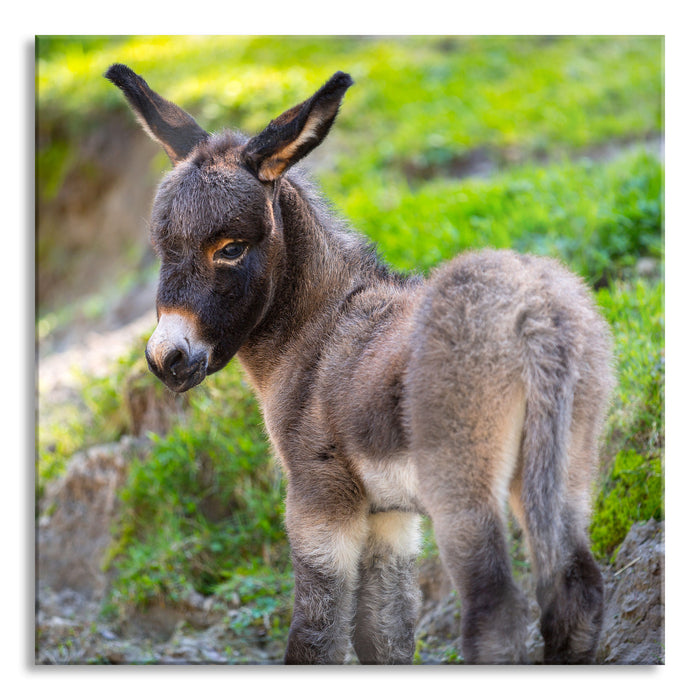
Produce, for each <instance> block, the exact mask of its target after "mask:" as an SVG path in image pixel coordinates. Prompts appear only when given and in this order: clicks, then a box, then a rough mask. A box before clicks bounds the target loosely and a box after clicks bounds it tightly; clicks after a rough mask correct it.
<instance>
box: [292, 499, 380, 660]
mask: <svg viewBox="0 0 700 700" xmlns="http://www.w3.org/2000/svg"><path fill="white" fill-rule="evenodd" d="M339 510H340V513H336V514H334V515H329V514H328V513H322V514H319V515H318V516H317V517H314V516H313V515H311V514H310V513H309V512H308V511H306V510H305V509H303V508H300V507H299V504H298V503H297V501H296V499H295V498H294V496H293V494H292V493H291V492H290V493H288V497H287V514H286V519H287V531H288V535H289V541H290V545H291V550H292V562H293V565H294V611H293V613H292V622H291V625H290V630H289V637H288V641H287V649H286V652H285V657H284V662H285V664H342V663H343V662H344V660H345V655H346V653H347V651H348V650H349V646H350V631H351V628H352V618H353V612H354V592H355V588H356V585H357V573H358V568H359V562H360V556H361V553H362V549H363V547H364V544H365V542H366V539H367V517H366V515H365V513H363V512H360V511H356V512H350V509H347V510H344V509H339Z"/></svg>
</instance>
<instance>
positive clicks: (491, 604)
mask: <svg viewBox="0 0 700 700" xmlns="http://www.w3.org/2000/svg"><path fill="white" fill-rule="evenodd" d="M474 394H475V395H477V396H479V395H480V392H478V391H476V392H474ZM501 398H502V399H503V400H502V402H500V405H499V402H498V400H494V405H498V408H497V409H496V410H495V411H494V412H491V413H489V414H488V415H486V414H485V412H484V411H482V410H480V409H479V406H478V405H477V401H476V400H475V399H471V398H470V397H468V396H465V395H462V396H460V402H459V404H460V407H461V411H460V413H461V416H460V417H459V422H458V423H456V424H455V425H456V426H459V428H458V430H453V431H452V435H450V436H449V437H448V435H449V433H448V432H446V430H445V429H444V428H443V429H439V427H438V426H432V428H431V426H430V425H429V421H428V420H427V419H425V418H424V420H422V421H421V422H420V425H421V428H420V430H419V434H418V435H417V436H416V437H417V439H418V440H420V442H419V443H418V444H417V445H416V458H417V460H418V464H419V480H420V487H421V494H422V498H423V499H424V503H425V506H426V508H427V510H428V513H429V515H430V516H431V518H432V520H433V525H434V530H435V536H436V540H437V543H438V546H439V549H440V554H441V556H442V559H443V562H444V563H445V565H446V567H447V570H448V571H449V573H450V575H451V578H452V580H453V583H454V585H455V587H456V588H457V590H458V592H459V595H460V599H461V604H462V611H461V621H460V622H461V639H462V654H463V657H464V661H465V663H469V664H513V663H515V664H520V663H525V661H526V648H525V640H526V633H527V622H528V615H527V609H528V606H527V603H526V599H525V596H524V595H523V593H522V592H521V591H520V590H519V589H518V587H517V585H516V584H515V582H514V581H513V577H512V573H511V565H510V553H509V548H508V544H507V526H506V519H505V502H506V497H507V493H508V484H509V482H510V479H511V476H512V474H513V472H514V470H515V467H516V464H517V457H518V447H519V444H520V437H521V428H522V417H523V414H524V399H523V397H522V392H516V394H515V395H513V394H512V393H511V395H510V397H508V396H506V395H505V394H504V395H502V397H501ZM433 415H437V413H434V414H433ZM416 427H417V428H418V423H416ZM440 436H442V439H440Z"/></svg>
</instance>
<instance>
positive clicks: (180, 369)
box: [146, 312, 209, 393]
mask: <svg viewBox="0 0 700 700" xmlns="http://www.w3.org/2000/svg"><path fill="white" fill-rule="evenodd" d="M146 362H148V367H149V369H150V370H151V372H153V374H155V375H156V377H158V379H160V380H161V381H162V382H163V383H164V384H165V385H166V386H167V387H168V388H169V389H171V390H172V391H175V392H178V393H181V392H183V391H187V390H188V389H191V388H192V387H194V386H197V384H199V383H200V382H201V381H202V380H203V379H204V377H206V375H207V367H208V366H209V349H208V347H207V346H206V345H204V344H203V343H201V342H199V341H198V340H197V332H196V326H195V324H194V323H193V322H192V319H191V318H189V317H188V316H186V315H183V314H180V313H173V312H169V313H163V314H161V316H160V319H159V321H158V326H157V328H156V330H155V331H154V332H153V335H152V336H151V338H150V340H149V341H148V345H147V346H146Z"/></svg>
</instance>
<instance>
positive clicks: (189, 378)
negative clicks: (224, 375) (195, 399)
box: [146, 349, 208, 394]
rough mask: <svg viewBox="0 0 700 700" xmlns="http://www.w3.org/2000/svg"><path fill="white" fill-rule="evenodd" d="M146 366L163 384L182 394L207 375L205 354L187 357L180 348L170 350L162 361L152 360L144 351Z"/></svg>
mask: <svg viewBox="0 0 700 700" xmlns="http://www.w3.org/2000/svg"><path fill="white" fill-rule="evenodd" d="M146 360H147V362H148V367H149V369H150V370H151V372H153V374H155V375H156V377H158V379H160V380H161V381H162V382H163V384H165V386H167V387H168V389H170V390H171V391H174V392H175V393H177V394H182V393H184V392H185V391H188V390H189V389H192V387H195V386H197V384H200V383H201V382H202V381H203V380H204V378H205V377H206V376H207V364H208V363H207V358H206V356H205V355H199V356H196V357H189V356H188V354H187V353H186V352H184V351H183V350H181V349H173V350H171V351H170V352H169V353H168V354H167V355H166V357H165V358H164V360H163V362H162V363H156V362H154V361H153V360H152V358H151V356H150V353H149V352H148V351H147V352H146Z"/></svg>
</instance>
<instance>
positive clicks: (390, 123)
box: [37, 37, 664, 637]
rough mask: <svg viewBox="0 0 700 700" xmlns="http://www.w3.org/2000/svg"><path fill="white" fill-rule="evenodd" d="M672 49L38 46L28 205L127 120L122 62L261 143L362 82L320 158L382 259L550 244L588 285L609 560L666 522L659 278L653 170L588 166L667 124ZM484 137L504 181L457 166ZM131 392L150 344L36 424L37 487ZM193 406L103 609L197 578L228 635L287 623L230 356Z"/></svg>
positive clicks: (211, 124)
mask: <svg viewBox="0 0 700 700" xmlns="http://www.w3.org/2000/svg"><path fill="white" fill-rule="evenodd" d="M662 52H663V40H662V39H661V38H659V37H559V38H546V37H473V38H471V37H463V38H460V37H450V38H444V37H407V38H362V37H360V38H357V37H341V38H338V37H334V38H324V37H274V38H271V37H208V38H206V37H205V38H202V37H89V38H70V37H68V38H66V37H56V38H40V39H39V41H38V43H37V105H38V110H39V115H38V120H37V127H38V142H37V170H38V203H39V205H40V206H41V202H42V201H47V200H50V199H51V198H53V197H54V196H55V194H56V193H57V192H58V191H60V188H61V186H62V183H63V182H64V181H65V179H66V178H70V177H75V176H76V173H82V175H81V177H83V176H85V175H84V174H85V173H89V172H90V168H89V167H86V166H85V164H80V163H79V162H78V161H79V151H80V144H81V142H82V139H83V138H85V135H86V134H89V133H90V132H91V131H92V130H94V129H97V128H99V127H100V125H101V124H103V123H105V121H106V120H109V119H118V120H120V121H123V122H126V123H132V122H130V121H129V120H132V117H131V115H130V114H129V112H128V110H127V108H126V107H125V106H124V103H123V98H122V96H121V95H120V94H119V92H118V91H117V90H115V89H114V87H113V86H111V85H110V84H109V83H108V82H107V81H106V80H104V79H103V78H101V75H102V73H103V72H104V70H105V69H106V68H107V67H108V66H109V65H110V64H111V63H112V62H115V61H121V62H125V63H127V64H129V65H131V66H132V67H133V68H134V69H135V70H136V71H137V72H139V73H141V74H142V75H144V76H145V77H146V78H147V79H148V80H149V82H150V83H151V85H152V86H153V87H154V88H155V89H156V90H159V91H161V92H162V93H163V94H165V95H166V96H167V97H168V98H169V99H172V100H174V101H176V102H179V103H180V104H182V105H183V106H185V107H186V108H187V109H188V110H189V111H191V112H192V113H193V114H194V115H195V116H196V117H197V118H198V120H199V121H200V122H201V123H202V125H203V126H205V127H206V128H207V129H209V130H214V129H218V128H221V127H224V126H235V127H240V128H243V129H244V130H247V131H250V132H254V131H257V130H259V129H260V128H262V127H263V126H265V125H266V124H267V122H268V121H269V120H270V119H271V118H272V117H274V116H276V115H277V114H279V113H280V112H281V111H283V110H284V109H286V108H287V107H290V106H291V105H293V104H295V103H296V102H298V101H300V100H302V99H304V98H305V97H307V96H308V95H310V94H311V93H312V92H313V91H314V90H316V89H317V88H318V86H319V85H320V84H321V83H322V82H323V81H324V80H325V79H326V78H327V77H328V76H330V75H331V74H332V73H333V72H334V71H335V70H338V69H341V70H346V71H348V72H350V73H351V74H352V75H353V77H354V78H355V80H356V86H354V87H353V88H352V89H351V90H350V92H349V93H348V95H347V98H346V101H345V103H344V106H343V108H342V112H341V115H340V117H339V119H338V120H337V122H336V126H335V127H334V131H333V133H332V134H331V136H330V137H329V139H328V141H327V142H326V143H325V144H324V145H323V146H322V147H321V148H322V149H324V150H323V152H322V153H321V154H320V157H321V160H320V169H319V173H320V180H321V184H322V190H323V191H324V192H325V194H326V195H327V196H328V198H329V199H330V200H331V201H332V202H333V203H334V205H335V206H336V208H337V209H338V210H339V211H340V212H341V213H342V214H343V215H344V216H345V217H347V218H348V219H349V220H350V222H351V223H352V224H353V226H355V227H356V228H357V229H359V230H361V231H364V232H366V233H367V234H368V235H369V236H370V237H371V238H372V239H373V240H374V241H375V242H376V244H377V246H378V248H379V250H380V252H381V253H382V254H383V255H384V256H385V257H386V258H387V260H388V261H389V262H391V263H392V264H393V265H395V266H397V267H399V268H401V269H417V270H423V271H425V270H428V269H429V268H430V267H432V266H433V265H435V264H438V263H439V262H440V261H442V260H445V259H447V258H450V257H452V256H453V255H455V254H457V253H458V252H460V251H462V250H464V249H466V248H478V247H485V246H488V247H511V248H515V249H516V250H520V251H527V252H532V253H539V254H543V255H553V256H555V257H558V258H560V259H561V260H563V261H564V262H565V263H566V264H568V265H570V266H571V267H572V268H573V269H574V270H576V271H577V272H578V273H579V274H581V275H582V276H583V277H584V278H585V279H586V280H587V281H588V282H589V283H591V284H594V285H596V287H597V288H598V289H597V292H596V295H597V300H598V303H599V305H600V307H601V310H602V312H603V313H604V314H605V316H606V317H607V318H608V320H609V322H610V324H611V327H612V329H613V334H614V338H615V349H616V355H617V359H618V379H619V383H618V387H617V389H616V392H615V396H614V400H613V405H612V407H611V415H610V420H609V423H608V426H609V427H608V430H607V432H606V435H605V443H604V445H603V471H602V473H601V477H600V481H599V491H598V493H597V494H596V500H595V503H594V506H595V507H594V516H593V523H592V527H591V537H592V541H593V545H594V549H595V552H596V554H597V555H598V556H599V557H600V558H601V559H606V558H608V557H611V556H614V552H615V549H616V547H617V546H618V545H619V544H620V542H621V541H622V539H623V538H624V535H625V534H626V532H627V530H628V529H629V526H630V525H631V523H632V522H634V521H635V520H637V519H646V518H648V517H656V518H662V517H663V446H664V422H663V421H664V283H663V279H639V278H638V277H637V275H636V273H635V265H636V263H637V261H638V259H639V258H640V257H642V256H643V257H650V258H652V259H654V260H655V261H656V263H657V265H658V266H659V269H660V270H661V271H662V270H663V236H664V228H663V222H664V196H663V187H664V169H663V165H662V164H660V163H659V162H658V160H657V159H656V158H654V157H653V156H651V155H649V154H646V153H643V152H641V151H638V150H633V151H631V152H628V153H625V154H623V155H621V156H619V157H618V158H615V159H613V160H610V161H609V162H605V163H597V162H594V161H592V160H591V159H590V158H589V159H586V158H580V157H579V156H581V154H582V153H583V152H584V151H585V150H586V149H588V148H589V147H591V146H594V145H596V144H600V143H605V142H607V141H610V140H620V141H624V140H627V139H634V138H639V137H641V136H645V135H649V134H655V133H658V132H659V131H660V130H662V128H663V117H664V115H663V56H662ZM143 138H146V137H145V136H144V137H143ZM474 149H486V150H487V151H488V152H489V153H490V154H492V155H493V158H494V164H495V166H496V170H495V172H494V173H493V175H492V176H491V177H490V178H488V179H476V178H471V179H457V178H450V177H448V174H449V173H450V172H452V171H453V167H454V165H455V164H456V163H459V162H460V158H463V157H464V155H465V154H468V153H469V152H471V151H473V150H474ZM324 153H325V154H326V156H327V157H324ZM330 162H332V165H329V163H330ZM164 163H165V161H164V158H163V156H159V157H158V158H157V159H156V160H155V161H154V168H162V167H165V166H164ZM416 173H418V176H416ZM428 175H429V177H428ZM39 244H40V245H39ZM37 248H38V252H39V253H40V255H39V260H40V271H41V266H42V265H52V264H54V263H56V261H59V263H60V260H61V250H60V246H57V245H56V241H44V242H38V246H37ZM56 264H58V263H56ZM52 313H53V315H52V316H46V317H44V318H43V319H42V318H40V319H38V326H37V328H38V334H39V338H40V340H41V341H43V340H44V339H45V338H47V337H48V336H49V335H50V333H51V332H52V331H53V329H54V328H55V326H56V325H57V324H60V323H61V319H62V318H63V316H62V315H61V311H60V310H58V311H53V312H52ZM134 383H136V384H137V385H139V386H141V387H144V388H145V389H146V390H148V391H156V392H157V391H163V389H162V388H161V387H160V386H159V385H158V384H157V382H156V380H155V379H154V378H153V377H151V376H150V375H149V374H148V372H147V370H146V367H145V362H144V360H143V343H142V342H140V343H139V344H138V347H135V348H134V350H133V352H132V353H131V354H130V355H129V356H128V357H126V358H123V360H122V361H121V363H120V364H119V365H118V366H117V367H116V368H115V371H114V372H113V374H112V375H111V376H109V377H108V378H106V379H103V380H99V381H95V380H93V379H91V378H88V377H85V388H84V391H83V396H82V400H81V404H80V405H74V406H68V407H64V408H62V409H61V412H59V413H56V414H52V415H51V416H47V420H46V421H43V422H41V423H40V426H39V430H38V435H37V444H38V459H37V470H38V475H39V478H38V480H37V483H38V493H39V494H41V490H42V488H43V486H44V485H45V484H46V483H47V482H48V481H50V480H51V479H54V478H56V477H57V476H58V475H59V474H60V473H61V472H62V470H63V469H64V468H65V463H66V461H67V460H68V459H69V457H70V456H71V454H73V453H74V452H75V451H77V450H79V449H82V448H84V447H85V446H88V445H90V444H95V443H99V442H105V441H109V440H114V439H117V438H118V437H119V436H121V435H123V434H126V433H128V432H129V430H130V429H131V428H130V421H129V415H128V411H127V410H126V397H125V391H126V390H127V387H128V386H134ZM189 396H190V400H189V407H188V409H187V415H186V417H185V419H184V420H183V421H181V422H176V424H175V425H174V427H173V428H172V429H171V430H170V431H169V432H168V433H167V434H166V435H164V436H161V437H156V436H154V438H153V450H152V452H151V454H150V456H149V457H148V458H146V459H142V460H139V461H135V462H134V463H133V464H132V465H131V468H130V472H129V480H128V483H127V485H126V487H125V489H124V491H123V493H122V507H121V519H120V521H119V523H118V525H117V532H116V536H117V539H116V542H115V546H114V548H113V551H112V553H111V555H112V559H111V565H112V566H113V568H114V572H115V578H114V583H113V586H112V588H111V591H110V599H109V601H110V602H109V608H110V610H111V611H112V612H114V613H115V614H121V613H122V612H125V611H126V610H128V609H129V607H130V606H134V605H149V604H151V603H154V602H159V601H160V602H169V603H171V604H178V601H182V600H184V599H186V598H187V596H188V594H189V593H190V592H192V591H196V592H199V593H202V594H205V595H214V596H216V597H217V598H218V599H220V600H222V601H227V600H229V601H231V600H234V599H236V600H239V601H240V608H239V613H238V614H237V615H236V616H234V618H232V622H231V624H232V626H233V628H234V629H235V630H236V631H237V633H240V634H241V635H248V634H249V635H251V637H256V635H258V634H259V633H264V634H265V635H268V636H275V635H283V632H284V629H285V627H286V625H287V624H288V620H289V612H290V604H291V572H290V570H289V564H288V548H287V545H286V541H285V536H284V528H283V522H282V521H283V491H284V484H283V482H282V479H281V475H280V474H279V472H278V470H277V468H276V466H275V465H274V462H273V460H272V458H271V456H270V451H269V446H268V443H267V440H266V438H265V436H264V433H263V430H262V421H261V417H260V414H259V411H258V408H257V406H256V403H255V400H254V398H253V395H252V392H251V391H250V389H249V387H247V386H246V384H245V382H244V380H243V378H242V374H241V372H240V370H239V369H238V367H237V365H236V364H235V363H232V364H231V365H230V366H229V367H228V368H227V369H226V370H224V371H222V372H220V373H218V374H216V375H214V376H212V377H210V378H208V379H207V381H206V382H205V383H204V384H203V385H202V386H201V387H198V388H197V389H196V390H194V391H193V392H191V394H190V395H189ZM426 542H427V544H428V547H429V548H430V547H433V546H434V542H433V541H432V539H431V538H430V535H429V534H428V535H427V536H426Z"/></svg>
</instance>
